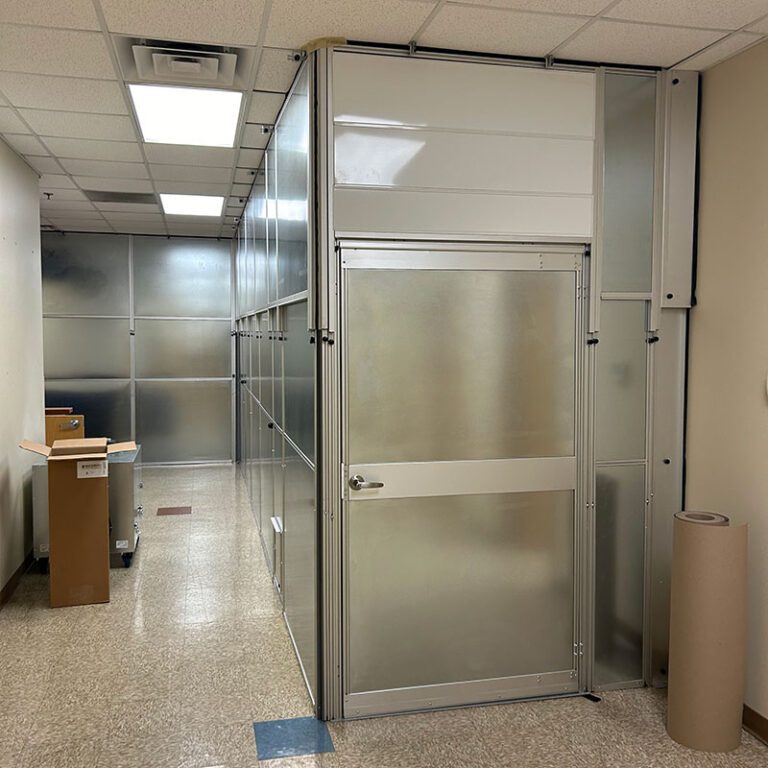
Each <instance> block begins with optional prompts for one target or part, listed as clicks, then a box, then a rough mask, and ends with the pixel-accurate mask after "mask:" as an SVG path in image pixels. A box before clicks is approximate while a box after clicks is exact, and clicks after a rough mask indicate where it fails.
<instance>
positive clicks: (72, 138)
mask: <svg viewBox="0 0 768 768" xmlns="http://www.w3.org/2000/svg"><path fill="white" fill-rule="evenodd" d="M81 114H89V113H88V112H83V113H81ZM122 117H125V115H122ZM35 135H36V136H44V137H45V138H46V139H67V140H68V141H108V142H110V143H111V144H135V143H136V142H135V141H129V140H128V139H106V138H104V139H94V138H89V139H87V138H83V137H82V136H57V135H56V134H54V133H37V134H35ZM114 162H116V163H119V162H122V163H130V162H131V161H130V160H115V161H114ZM133 162H138V161H133Z"/></svg>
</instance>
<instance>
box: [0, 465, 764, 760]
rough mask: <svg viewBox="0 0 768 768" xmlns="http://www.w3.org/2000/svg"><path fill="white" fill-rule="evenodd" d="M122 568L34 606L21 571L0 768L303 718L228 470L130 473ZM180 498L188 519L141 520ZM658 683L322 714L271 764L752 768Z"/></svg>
mask: <svg viewBox="0 0 768 768" xmlns="http://www.w3.org/2000/svg"><path fill="white" fill-rule="evenodd" d="M144 482H145V491H144V493H145V495H144V507H145V510H146V511H145V517H144V520H143V533H142V539H141V542H140V545H139V549H138V551H137V554H136V556H135V558H134V561H133V565H132V566H131V567H130V568H128V569H113V570H112V572H111V589H112V600H111V602H110V603H109V604H108V605H100V606H85V607H81V608H63V609H57V610H51V609H50V608H48V593H47V590H48V580H47V577H46V576H44V575H40V574H35V573H29V574H28V575H26V576H24V577H23V579H22V581H21V584H20V586H19V588H18V589H17V591H16V592H15V594H14V596H13V597H12V599H11V601H10V602H9V603H8V604H7V605H6V606H5V607H4V608H3V609H2V610H0V768H33V766H34V768H95V767H98V768H214V767H216V768H219V767H221V768H225V767H226V768H247V767H248V766H255V765H257V764H258V760H257V754H256V745H255V740H254V732H253V722H254V721H264V720H276V719H283V718H297V717H306V716H308V715H310V714H311V709H310V705H309V701H308V698H307V696H306V694H305V690H304V685H303V681H302V678H301V675H300V672H299V669H298V665H297V663H296V660H295V657H294V655H293V651H292V648H291V645H290V640H289V637H288V634H287V631H286V629H285V626H284V624H283V621H282V618H281V615H280V604H279V601H278V600H277V598H276V597H275V594H274V592H273V589H272V586H271V583H270V579H269V576H268V573H267V569H266V565H265V561H264V556H263V553H262V549H261V545H260V542H259V538H258V533H257V531H256V528H255V525H254V522H253V518H252V517H251V513H250V511H249V509H248V504H247V500H246V492H245V489H244V487H243V486H242V485H241V483H240V481H239V479H238V478H237V476H236V473H235V470H234V469H233V468H231V467H215V468H214V467H206V468H194V469H186V468H185V469H163V470H161V469H147V470H145V473H144ZM184 505H191V507H192V514H191V515H172V516H166V517H158V516H156V510H157V508H158V507H164V506H184ZM664 707H665V699H664V696H663V694H661V693H659V692H657V691H652V690H633V691H619V692H612V693H606V694H605V696H604V698H603V701H602V702H600V703H592V702H589V701H587V700H585V699H561V700H552V701H546V702H529V703H520V704H512V705H500V706H493V707H483V708H471V709H463V710H453V711H447V712H434V713H426V714H415V715H408V716H402V717H393V718H379V719H374V720H365V721H355V722H349V723H340V724H330V733H331V736H332V739H333V742H334V745H335V749H336V751H335V752H334V753H328V754H322V755H307V756H303V757H291V758H285V759H278V760H274V761H268V762H263V763H262V764H263V765H266V766H274V768H298V767H299V766H303V767H307V768H308V767H309V766H327V767H328V768H333V767H334V766H339V768H400V767H403V768H419V767H423V768H444V767H450V766H457V767H458V766H462V767H464V766H482V767H485V766H510V767H511V766H514V768H527V767H528V766H530V768H543V767H545V766H546V767H547V768H570V767H571V766H572V767H573V768H577V767H578V768H582V766H583V768H587V767H589V768H595V767H598V768H600V767H602V766H604V767H605V768H609V767H610V768H624V767H626V768H630V767H634V766H638V767H640V766H642V767H643V768H645V767H648V766H652V767H653V768H656V767H658V768H662V767H664V768H666V767H667V766H681V767H686V768H687V767H689V766H690V767H691V768H693V767H694V766H695V767H696V768H707V767H708V766H711V767H712V768H720V767H721V766H722V767H723V768H727V767H730V766H734V767H739V768H741V767H744V768H752V767H753V766H754V768H757V767H758V766H762V767H763V768H765V766H766V765H768V747H766V746H765V745H763V744H761V743H759V742H758V741H757V740H755V739H754V738H752V737H751V736H749V735H748V734H746V733H745V734H744V739H743V743H742V746H741V747H740V749H738V750H737V751H736V752H733V753H731V754H728V755H708V754H704V753H697V752H693V751H691V750H688V749H685V748H683V747H680V746H678V745H677V744H675V743H674V742H672V741H671V740H670V739H669V738H667V736H666V733H665V731H664V720H663V718H664Z"/></svg>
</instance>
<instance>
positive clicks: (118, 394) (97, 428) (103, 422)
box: [45, 379, 141, 442]
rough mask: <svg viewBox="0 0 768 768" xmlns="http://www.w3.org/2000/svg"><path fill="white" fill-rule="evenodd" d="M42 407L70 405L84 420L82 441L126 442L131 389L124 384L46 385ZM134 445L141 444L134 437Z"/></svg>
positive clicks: (104, 382)
mask: <svg viewBox="0 0 768 768" xmlns="http://www.w3.org/2000/svg"><path fill="white" fill-rule="evenodd" d="M45 405H46V407H54V406H66V405H71V406H72V407H73V408H74V411H75V413H82V414H83V416H84V417H85V436H86V437H111V438H112V439H113V440H115V441H116V442H119V441H121V440H130V439H131V437H132V435H131V387H130V384H129V383H128V382H127V381H95V380H93V379H91V380H84V381H83V380H80V381H76V380H71V381H46V382H45ZM136 439H137V442H141V440H140V439H139V437H138V436H137V438H136Z"/></svg>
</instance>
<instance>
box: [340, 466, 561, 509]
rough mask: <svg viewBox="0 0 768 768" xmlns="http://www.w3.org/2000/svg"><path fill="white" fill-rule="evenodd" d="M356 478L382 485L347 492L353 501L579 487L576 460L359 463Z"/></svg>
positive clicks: (352, 470) (349, 474)
mask: <svg viewBox="0 0 768 768" xmlns="http://www.w3.org/2000/svg"><path fill="white" fill-rule="evenodd" d="M355 475H360V476H362V477H363V478H364V479H365V480H366V481H369V482H379V483H383V485H382V486H381V487H380V488H371V489H363V490H359V491H356V490H349V489H347V492H348V495H349V498H350V499H354V500H355V501H357V500H362V499H398V498H413V497H418V496H455V495H462V494H464V495H469V494H475V493H518V492H526V491H565V490H571V489H573V488H575V487H576V459H575V458H573V457H557V458H541V459H496V460H492V461H438V462H410V463H407V464H399V463H391V464H355V465H352V466H350V467H348V468H347V480H348V481H349V480H350V479H351V478H352V477H354V476H355Z"/></svg>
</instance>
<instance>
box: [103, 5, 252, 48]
mask: <svg viewBox="0 0 768 768" xmlns="http://www.w3.org/2000/svg"><path fill="white" fill-rule="evenodd" d="M101 7H102V8H103V9H104V16H105V18H106V20H107V27H108V28H109V31H110V32H123V33H127V34H132V35H142V36H147V37H153V38H162V39H170V40H184V41H187V40H189V41H194V42H197V43H223V44H226V45H256V43H257V42H258V40H259V34H260V31H261V17H262V13H263V10H264V0H205V2H200V0H131V2H126V0H101Z"/></svg>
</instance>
